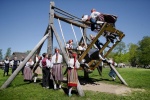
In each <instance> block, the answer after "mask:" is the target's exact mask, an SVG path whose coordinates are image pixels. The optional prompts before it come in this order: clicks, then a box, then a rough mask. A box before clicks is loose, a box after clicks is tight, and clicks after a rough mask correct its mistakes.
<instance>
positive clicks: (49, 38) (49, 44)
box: [47, 2, 55, 54]
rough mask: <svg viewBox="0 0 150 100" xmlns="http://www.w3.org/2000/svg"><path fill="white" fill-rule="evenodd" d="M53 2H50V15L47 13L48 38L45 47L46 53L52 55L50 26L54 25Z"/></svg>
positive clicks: (51, 31)
mask: <svg viewBox="0 0 150 100" xmlns="http://www.w3.org/2000/svg"><path fill="white" fill-rule="evenodd" d="M54 5H55V3H54V2H50V13H49V30H48V33H49V37H48V45H47V53H48V54H52V51H53V30H52V29H51V25H53V23H54V8H53V6H54Z"/></svg>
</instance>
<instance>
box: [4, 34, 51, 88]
mask: <svg viewBox="0 0 150 100" xmlns="http://www.w3.org/2000/svg"><path fill="white" fill-rule="evenodd" d="M48 35H49V34H46V35H45V36H44V37H43V38H42V39H41V40H40V41H39V43H38V44H37V45H36V46H35V47H34V48H33V49H32V51H31V52H30V53H29V54H28V56H27V57H26V58H25V59H24V60H23V62H22V63H21V64H20V65H19V67H17V69H16V70H15V71H14V72H13V74H12V75H11V76H10V77H9V78H8V79H7V80H6V81H5V83H4V84H3V85H2V86H1V89H4V88H7V87H8V85H9V84H10V83H11V82H12V81H13V80H14V79H15V77H16V76H17V75H18V73H19V72H20V70H21V69H22V68H23V66H24V65H25V64H26V62H27V61H28V60H29V59H30V58H31V57H32V55H33V54H34V53H35V52H36V50H37V49H38V48H39V47H40V45H41V44H42V43H43V42H44V41H45V40H46V39H47V37H48Z"/></svg>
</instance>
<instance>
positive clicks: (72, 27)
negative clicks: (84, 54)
mask: <svg viewBox="0 0 150 100" xmlns="http://www.w3.org/2000/svg"><path fill="white" fill-rule="evenodd" d="M71 28H72V31H73V34H74V37H75V39H76V43H77V46H78V40H77V37H76V33H75V31H74V28H73V26H72V23H71Z"/></svg>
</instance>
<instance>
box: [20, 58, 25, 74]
mask: <svg viewBox="0 0 150 100" xmlns="http://www.w3.org/2000/svg"><path fill="white" fill-rule="evenodd" d="M23 60H24V57H22V59H21V61H20V64H22V62H23ZM24 67H25V66H23V67H22V69H21V72H22V75H23V73H24Z"/></svg>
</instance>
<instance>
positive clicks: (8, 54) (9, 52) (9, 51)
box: [5, 47, 11, 59]
mask: <svg viewBox="0 0 150 100" xmlns="http://www.w3.org/2000/svg"><path fill="white" fill-rule="evenodd" d="M10 56H11V48H10V47H9V48H8V49H7V51H6V54H5V59H6V57H10Z"/></svg>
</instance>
